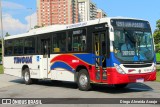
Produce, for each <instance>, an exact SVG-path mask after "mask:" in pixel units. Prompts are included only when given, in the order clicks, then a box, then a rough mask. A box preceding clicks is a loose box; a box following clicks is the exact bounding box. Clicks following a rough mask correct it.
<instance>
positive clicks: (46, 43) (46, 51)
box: [41, 38, 50, 78]
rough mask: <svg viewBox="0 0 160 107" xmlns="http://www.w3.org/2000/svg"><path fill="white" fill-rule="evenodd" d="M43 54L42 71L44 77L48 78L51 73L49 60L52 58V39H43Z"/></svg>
mask: <svg viewBox="0 0 160 107" xmlns="http://www.w3.org/2000/svg"><path fill="white" fill-rule="evenodd" d="M41 53H42V55H43V56H42V60H41V70H42V77H43V78H48V73H49V70H50V69H49V58H50V39H49V38H47V39H41Z"/></svg>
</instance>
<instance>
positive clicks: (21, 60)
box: [4, 56, 40, 78]
mask: <svg viewBox="0 0 160 107" xmlns="http://www.w3.org/2000/svg"><path fill="white" fill-rule="evenodd" d="M38 60H39V59H38V57H37V56H11V57H4V73H5V74H9V75H13V76H17V77H22V67H23V66H24V65H27V66H28V67H29V70H30V75H31V78H39V77H40V69H39V65H40V63H39V61H38ZM8 63H9V64H8Z"/></svg>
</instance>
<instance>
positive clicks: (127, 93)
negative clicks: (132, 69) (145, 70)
mask: <svg viewBox="0 0 160 107" xmlns="http://www.w3.org/2000/svg"><path fill="white" fill-rule="evenodd" d="M0 98H160V83H159V82H146V83H134V84H129V85H128V86H127V87H126V88H125V89H114V88H112V87H110V86H107V85H94V87H93V89H92V90H91V91H80V90H78V88H77V85H76V84H75V83H70V82H60V83H52V82H51V81H42V80H40V81H39V82H38V83H37V84H32V85H25V84H24V83H23V80H22V79H21V78H17V77H14V76H9V75H5V74H1V75H0ZM0 106H3V105H0ZM7 106H8V105H7ZM19 106H20V105H19ZM25 106H27V107H37V106H36V105H32V106H31V105H30V106H28V105H25ZM48 106H49V105H48ZM58 106H59V105H57V106H56V107H58ZM64 106H65V107H72V106H75V105H74V104H72V105H70V106H67V105H64ZM76 106H81V105H76ZM88 106H89V105H87V107H88ZM99 106H100V105H99ZM102 106H104V105H101V106H100V107H102ZM114 106H117V105H114ZM131 106H132V105H131ZM136 106H137V105H136ZM144 106H145V107H150V105H144ZM153 106H159V105H153ZM5 107H6V105H5ZM16 107H17V106H16ZM83 107H85V106H84V105H83ZM92 107H94V106H93V105H92ZM104 107H106V106H104ZM117 107H120V106H117ZM123 107H124V106H123ZM141 107H142V106H141Z"/></svg>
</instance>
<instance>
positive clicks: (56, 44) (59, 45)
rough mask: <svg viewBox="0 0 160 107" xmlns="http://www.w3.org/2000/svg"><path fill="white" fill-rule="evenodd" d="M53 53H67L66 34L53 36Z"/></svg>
mask: <svg viewBox="0 0 160 107" xmlns="http://www.w3.org/2000/svg"><path fill="white" fill-rule="evenodd" d="M52 41H53V44H52V47H53V53H57V52H65V51H66V33H65V32H63V33H57V34H54V35H53V40H52Z"/></svg>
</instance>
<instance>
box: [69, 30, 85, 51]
mask: <svg viewBox="0 0 160 107" xmlns="http://www.w3.org/2000/svg"><path fill="white" fill-rule="evenodd" d="M69 36H70V35H69ZM70 40H72V44H73V46H72V51H75V52H76V51H78V52H82V51H85V50H86V29H79V30H74V31H72V39H70ZM68 43H71V42H70V41H69V42H68ZM68 45H69V44H68Z"/></svg>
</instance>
